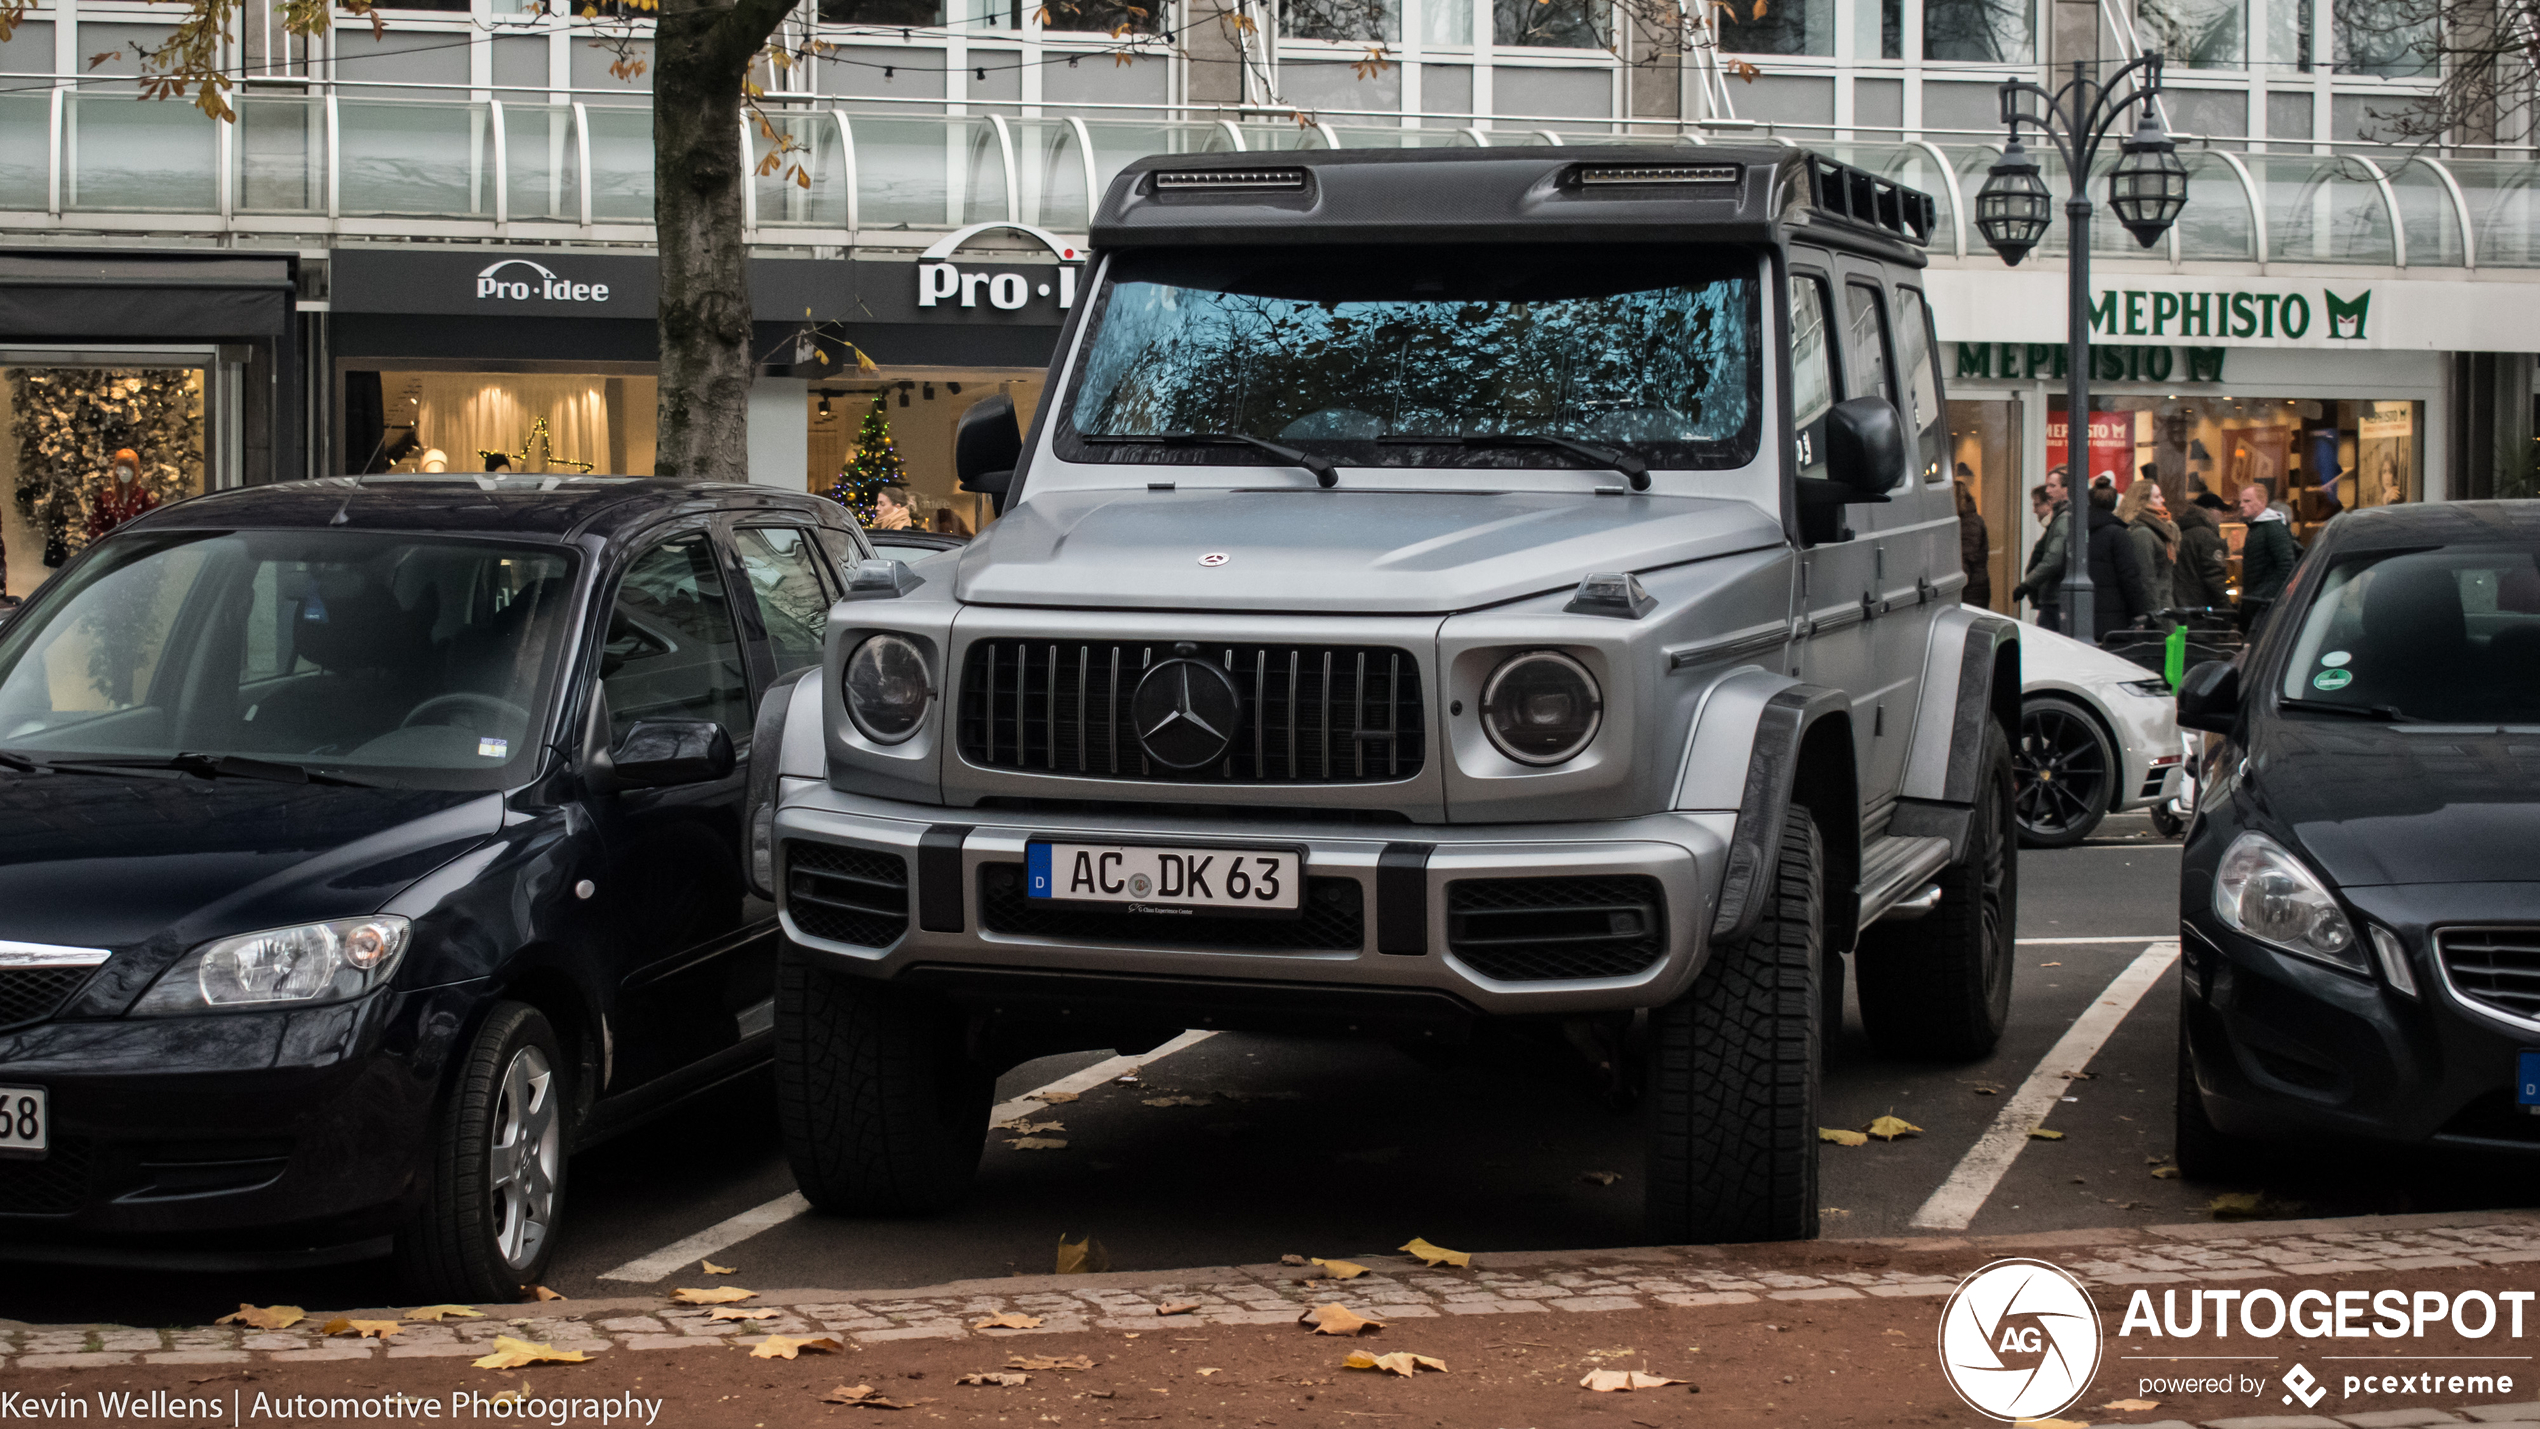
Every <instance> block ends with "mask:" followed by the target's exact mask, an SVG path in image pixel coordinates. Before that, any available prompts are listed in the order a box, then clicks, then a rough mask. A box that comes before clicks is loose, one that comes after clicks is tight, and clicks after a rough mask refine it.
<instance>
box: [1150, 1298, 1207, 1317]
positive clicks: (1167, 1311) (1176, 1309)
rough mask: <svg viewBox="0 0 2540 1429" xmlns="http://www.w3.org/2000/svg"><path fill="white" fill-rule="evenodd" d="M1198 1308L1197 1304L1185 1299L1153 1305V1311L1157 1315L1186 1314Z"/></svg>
mask: <svg viewBox="0 0 2540 1429" xmlns="http://www.w3.org/2000/svg"><path fill="white" fill-rule="evenodd" d="M1198 1308H1199V1306H1198V1305H1197V1304H1195V1303H1191V1302H1187V1301H1186V1302H1183V1303H1181V1304H1175V1305H1158V1306H1156V1307H1155V1313H1157V1314H1159V1315H1188V1314H1190V1313H1191V1312H1192V1311H1194V1310H1197V1309H1198Z"/></svg>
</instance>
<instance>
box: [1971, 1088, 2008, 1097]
mask: <svg viewBox="0 0 2540 1429" xmlns="http://www.w3.org/2000/svg"><path fill="white" fill-rule="evenodd" d="M1974 1090H1975V1094H1976V1095H1977V1096H1980V1097H1998V1096H2000V1095H2002V1089H2001V1088H2000V1087H1977V1088H1975V1089H1974Z"/></svg>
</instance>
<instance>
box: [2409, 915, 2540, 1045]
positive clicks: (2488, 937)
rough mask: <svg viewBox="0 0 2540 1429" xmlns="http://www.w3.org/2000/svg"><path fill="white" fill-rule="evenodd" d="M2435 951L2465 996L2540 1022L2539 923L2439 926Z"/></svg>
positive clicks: (2479, 1002)
mask: <svg viewBox="0 0 2540 1429" xmlns="http://www.w3.org/2000/svg"><path fill="white" fill-rule="evenodd" d="M2434 955H2435V956H2436V957H2438V958H2440V959H2442V961H2443V973H2444V976H2446V977H2448V978H2450V979H2451V982H2452V990H2453V991H2455V992H2457V993H2459V994H2460V995H2461V996H2462V997H2463V998H2465V999H2467V1000H2469V1001H2471V1002H2474V1003H2477V1004H2479V1005H2480V1006H2482V1007H2486V1008H2490V1009H2492V1010H2494V1011H2496V1012H2500V1013H2503V1014H2504V1015H2505V1016H2507V1017H2511V1018H2516V1019H2518V1020H2520V1021H2523V1022H2540V927H2518V928H2515V927H2507V928H2437V929H2436V930H2435V931H2434Z"/></svg>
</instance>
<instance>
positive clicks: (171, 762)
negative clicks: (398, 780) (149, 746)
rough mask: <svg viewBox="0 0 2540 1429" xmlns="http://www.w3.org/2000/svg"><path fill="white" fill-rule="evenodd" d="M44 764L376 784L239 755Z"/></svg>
mask: <svg viewBox="0 0 2540 1429" xmlns="http://www.w3.org/2000/svg"><path fill="white" fill-rule="evenodd" d="M45 767H46V768H48V769H64V770H68V771H70V772H71V773H74V774H86V773H96V774H115V773H121V772H124V771H127V770H128V771H131V772H133V773H143V772H147V771H151V770H160V769H165V770H172V771H174V772H176V773H179V774H191V775H193V776H194V777H195V778H198V779H262V780H265V781H267V782H268V783H274V784H332V785H337V786H340V787H343V788H348V789H371V788H376V787H378V786H377V785H374V784H371V783H369V782H367V781H364V780H360V779H347V778H345V777H344V776H343V775H341V774H322V773H320V772H318V771H317V770H315V769H310V768H307V767H306V766H304V765H298V764H284V763H280V762H278V761H275V760H270V759H249V758H247V757H246V756H245V755H241V754H195V753H177V754H170V755H164V756H162V755H149V756H143V757H139V758H131V759H125V758H103V759H57V760H54V761H53V762H52V763H50V764H48V765H46V766H45Z"/></svg>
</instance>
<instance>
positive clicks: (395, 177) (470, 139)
mask: <svg viewBox="0 0 2540 1429" xmlns="http://www.w3.org/2000/svg"><path fill="white" fill-rule="evenodd" d="M336 132H337V134H338V136H339V140H340V142H341V143H342V145H343V152H342V154H341V155H340V156H339V157H338V159H337V165H338V176H337V179H336V183H337V185H338V193H339V197H340V200H341V202H342V205H343V212H344V213H345V214H346V215H348V216H349V215H353V214H398V215H416V216H430V217H436V218H488V219H490V218H492V217H493V216H494V134H493V115H492V113H491V112H490V111H489V110H488V109H487V107H486V106H485V105H482V104H476V103H470V102H459V103H451V102H448V101H443V100H394V99H342V100H338V101H336ZM647 157H648V158H649V156H647ZM646 216H647V217H650V215H649V214H647V215H646Z"/></svg>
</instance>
